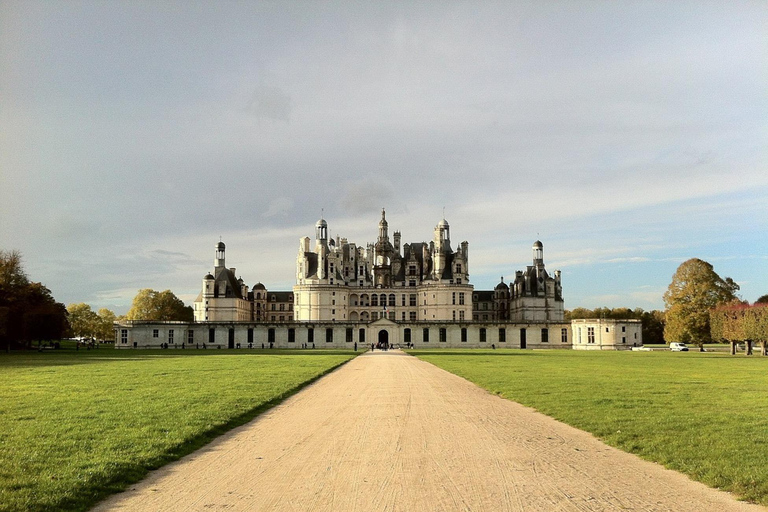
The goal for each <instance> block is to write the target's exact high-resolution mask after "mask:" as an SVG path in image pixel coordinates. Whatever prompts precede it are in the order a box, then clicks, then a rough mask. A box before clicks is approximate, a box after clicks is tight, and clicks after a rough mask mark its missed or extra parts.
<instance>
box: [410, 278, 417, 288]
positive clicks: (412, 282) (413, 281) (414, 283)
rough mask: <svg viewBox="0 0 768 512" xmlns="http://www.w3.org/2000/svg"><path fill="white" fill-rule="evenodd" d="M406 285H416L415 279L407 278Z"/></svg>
mask: <svg viewBox="0 0 768 512" xmlns="http://www.w3.org/2000/svg"><path fill="white" fill-rule="evenodd" d="M408 286H416V280H415V279H409V280H408Z"/></svg>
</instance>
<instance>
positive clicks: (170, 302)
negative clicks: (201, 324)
mask: <svg viewBox="0 0 768 512" xmlns="http://www.w3.org/2000/svg"><path fill="white" fill-rule="evenodd" d="M126 317H127V318H128V320H155V321H173V320H176V321H182V322H192V321H193V319H194V311H193V310H192V308H191V307H190V306H185V305H184V302H183V301H182V300H181V299H179V298H178V297H176V295H174V294H173V292H171V290H165V291H163V292H158V291H155V290H151V289H149V288H144V289H143V290H139V293H137V294H136V297H134V298H133V304H132V305H131V309H130V310H128V314H127V315H126Z"/></svg>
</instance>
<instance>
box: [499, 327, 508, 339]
mask: <svg viewBox="0 0 768 512" xmlns="http://www.w3.org/2000/svg"><path fill="white" fill-rule="evenodd" d="M506 341H507V330H506V329H505V328H504V327H499V343H506Z"/></svg>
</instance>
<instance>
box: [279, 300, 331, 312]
mask: <svg viewBox="0 0 768 512" xmlns="http://www.w3.org/2000/svg"><path fill="white" fill-rule="evenodd" d="M334 302H336V301H334ZM280 311H285V304H280Z"/></svg>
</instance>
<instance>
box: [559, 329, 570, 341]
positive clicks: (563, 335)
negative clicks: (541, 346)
mask: <svg viewBox="0 0 768 512" xmlns="http://www.w3.org/2000/svg"><path fill="white" fill-rule="evenodd" d="M560 341H562V342H563V343H568V329H560Z"/></svg>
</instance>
